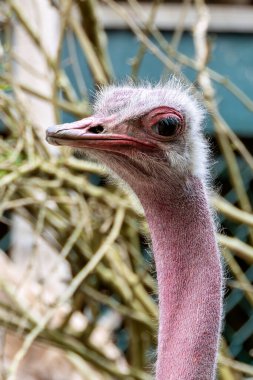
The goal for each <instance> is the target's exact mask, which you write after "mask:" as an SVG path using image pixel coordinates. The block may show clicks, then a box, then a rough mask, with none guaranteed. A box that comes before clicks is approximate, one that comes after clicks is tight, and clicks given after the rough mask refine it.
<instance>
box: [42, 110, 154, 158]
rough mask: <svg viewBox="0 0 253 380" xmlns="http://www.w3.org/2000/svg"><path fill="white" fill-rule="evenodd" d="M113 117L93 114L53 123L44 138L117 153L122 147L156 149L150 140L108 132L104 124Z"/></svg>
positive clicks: (58, 142) (63, 143)
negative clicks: (74, 119) (71, 120)
mask: <svg viewBox="0 0 253 380" xmlns="http://www.w3.org/2000/svg"><path fill="white" fill-rule="evenodd" d="M113 119H114V117H113V116H110V117H106V118H104V117H99V116H96V115H94V116H90V117H87V118H85V119H82V120H79V121H75V122H73V123H66V124H61V125H55V126H52V127H49V128H48V129H47V131H46V140H47V142H48V143H49V144H52V145H65V146H70V147H74V148H91V149H99V150H109V151H114V152H117V151H118V152H119V153H122V149H124V148H128V149H129V148H137V149H139V150H147V149H148V150H150V149H152V150H154V149H157V146H156V145H155V144H152V143H151V142H148V141H145V140H142V139H137V138H134V137H132V136H128V135H127V134H117V133H109V132H108V131H107V127H106V126H107V125H109V123H110V122H112V121H113ZM119 129H120V128H119Z"/></svg>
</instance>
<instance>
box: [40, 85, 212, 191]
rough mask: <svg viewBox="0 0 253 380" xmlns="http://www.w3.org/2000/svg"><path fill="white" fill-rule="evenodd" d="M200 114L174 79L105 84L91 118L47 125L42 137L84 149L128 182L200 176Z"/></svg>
mask: <svg viewBox="0 0 253 380" xmlns="http://www.w3.org/2000/svg"><path fill="white" fill-rule="evenodd" d="M202 116H203V111H202V109H201V107H200V106H199V104H198V102H197V101H196V99H195V98H194V97H193V96H192V95H191V94H190V90H189V89H185V88H184V87H183V86H182V85H181V84H180V83H179V82H178V81H176V80H175V79H173V80H171V81H170V82H167V83H166V84H164V85H160V84H159V85H156V86H154V87H152V86H151V85H150V84H147V85H144V86H139V87H137V86H134V85H126V86H121V87H117V86H109V87H106V88H104V89H102V90H101V91H99V92H98V94H97V97H96V102H95V106H94V114H93V115H92V116H91V117H88V118H85V119H83V120H80V121H77V122H74V123H70V124H63V125H58V126H54V127H51V128H49V129H48V131H47V140H48V142H49V143H51V144H55V145H67V146H71V147H74V148H77V149H78V150H79V151H84V150H85V153H86V154H88V155H89V156H91V157H93V158H96V159H98V160H99V161H102V162H103V163H105V164H106V165H107V166H109V168H110V169H112V170H113V171H114V172H116V173H117V174H119V175H120V176H121V177H123V179H125V180H126V181H127V182H128V183H130V185H131V184H132V183H133V182H134V181H136V180H137V179H138V178H139V179H140V180H143V177H146V178H149V181H150V180H151V179H152V178H154V179H157V177H163V178H164V179H166V180H168V179H170V178H171V176H177V177H178V178H184V177H185V176H187V175H190V174H193V175H198V176H201V177H203V175H204V174H205V144H204V142H203V139H202V136H201V132H200V126H201V121H202ZM199 158H201V159H199ZM132 177H133V178H132Z"/></svg>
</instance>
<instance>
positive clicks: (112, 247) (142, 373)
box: [0, 0, 253, 380]
mask: <svg viewBox="0 0 253 380" xmlns="http://www.w3.org/2000/svg"><path fill="white" fill-rule="evenodd" d="M171 74H176V75H179V76H180V77H181V78H182V80H183V81H185V82H186V83H187V84H190V83H191V84H192V85H193V86H194V87H195V90H196V92H199V93H200V94H202V96H203V102H204V105H205V107H206V109H207V112H208V117H207V119H206V123H205V133H206V136H207V138H208V139H209V141H210V144H211V147H212V151H213V157H212V165H210V170H211V172H212V177H213V179H214V185H215V190H216V192H214V194H213V196H212V197H211V199H210V202H211V203H212V204H213V206H214V208H215V209H216V210H217V213H218V217H219V221H220V224H221V228H220V232H219V233H218V234H217V236H218V240H219V243H220V244H221V250H222V255H223V261H224V267H225V277H226V289H225V305H224V328H223V337H222V340H221V345H220V353H219V359H218V362H219V370H218V379H221V380H242V379H248V380H250V379H253V285H252V281H253V246H252V244H253V215H252V205H253V195H252V188H253V156H252V148H253V1H250V0H234V1H232V0H231V1H229V0H227V1H206V2H204V1H203V0H195V1H191V0H185V1H173V2H172V1H162V0H154V1H147V0H145V1H137V0H128V1H114V0H103V1H97V0H22V1H21V0H6V1H4V0H2V1H0V111H1V114H0V115H1V116H0V197H1V203H0V379H2V380H4V379H5V380H14V379H17V380H65V379H66V380H88V379H90V380H112V379H127V380H132V379H136V380H150V379H151V378H152V376H151V373H152V363H154V360H155V359H154V358H155V349H156V329H157V297H156V281H155V277H156V275H155V268H154V266H153V261H152V253H151V252H150V249H149V246H148V245H147V243H146V238H145V236H146V235H147V234H148V229H147V226H146V223H145V220H144V218H143V215H140V213H139V212H138V211H137V210H136V206H135V204H134V203H133V201H132V200H131V199H130V198H129V196H128V195H127V194H126V193H124V192H123V191H122V190H120V189H118V188H116V187H115V186H113V185H112V184H110V183H109V184H108V183H107V181H106V174H107V173H106V172H105V169H102V168H100V167H98V166H97V165H96V164H94V163H92V162H88V161H85V160H83V159H82V160H81V159H80V158H78V157H75V156H74V155H73V154H72V153H71V152H70V151H69V150H65V149H61V150H59V149H56V148H54V147H51V146H49V145H48V144H46V143H45V129H46V128H47V127H48V126H49V125H53V124H55V123H59V122H68V121H72V120H75V119H77V118H81V117H85V116H87V115H89V114H90V113H91V110H92V106H91V105H92V100H93V97H94V93H95V90H96V88H97V87H98V86H99V85H104V84H107V83H110V82H112V81H121V80H124V78H126V77H128V78H129V77H130V78H132V80H133V81H138V80H139V79H147V80H150V81H152V82H157V81H158V80H159V79H161V78H162V79H166V78H167V77H168V76H169V75H171ZM98 257H99V258H100V259H99V260H98V259H97V258H98ZM101 257H102V258H101Z"/></svg>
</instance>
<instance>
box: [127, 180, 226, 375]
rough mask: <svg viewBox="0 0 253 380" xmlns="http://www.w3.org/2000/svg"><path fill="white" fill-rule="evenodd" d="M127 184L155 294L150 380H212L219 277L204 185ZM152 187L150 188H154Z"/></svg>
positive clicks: (218, 318)
mask: <svg viewBox="0 0 253 380" xmlns="http://www.w3.org/2000/svg"><path fill="white" fill-rule="evenodd" d="M186 182H187V185H186V186H185V185H184V186H182V185H178V186H176V187H171V186H169V185H166V184H164V186H161V183H159V186H158V185H157V186H156V185H152V186H153V188H152V189H151V188H150V189H148V188H147V187H146V186H145V184H143V183H142V184H135V185H133V188H134V191H135V192H136V194H137V196H138V197H139V199H140V201H141V203H142V205H143V208H144V211H145V214H146V218H147V221H148V224H149V229H150V233H151V238H152V245H153V251H154V259H155V264H156V271H157V280H158V292H159V333H158V353H157V364H156V380H213V379H214V378H215V369H216V358H217V350H218V340H219V333H220V324H221V304H222V274H221V264H220V256H219V251H218V248H217V243H216V239H215V227H214V223H213V220H212V216H211V212H210V210H209V206H208V201H207V196H206V191H205V187H204V184H203V183H202V182H201V180H200V179H199V178H197V177H190V178H188V179H187V181H186ZM155 186H156V187H155Z"/></svg>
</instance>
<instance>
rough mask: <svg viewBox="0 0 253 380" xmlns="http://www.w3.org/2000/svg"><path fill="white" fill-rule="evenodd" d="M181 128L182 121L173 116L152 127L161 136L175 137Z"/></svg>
mask: <svg viewBox="0 0 253 380" xmlns="http://www.w3.org/2000/svg"><path fill="white" fill-rule="evenodd" d="M179 126H180V120H179V118H178V117H176V116H171V117H168V118H166V119H162V120H160V121H159V122H158V123H156V124H154V125H153V126H152V131H153V132H155V133H156V134H158V135H160V136H166V137H169V136H174V135H175V134H176V132H177V129H178V127H179Z"/></svg>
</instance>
